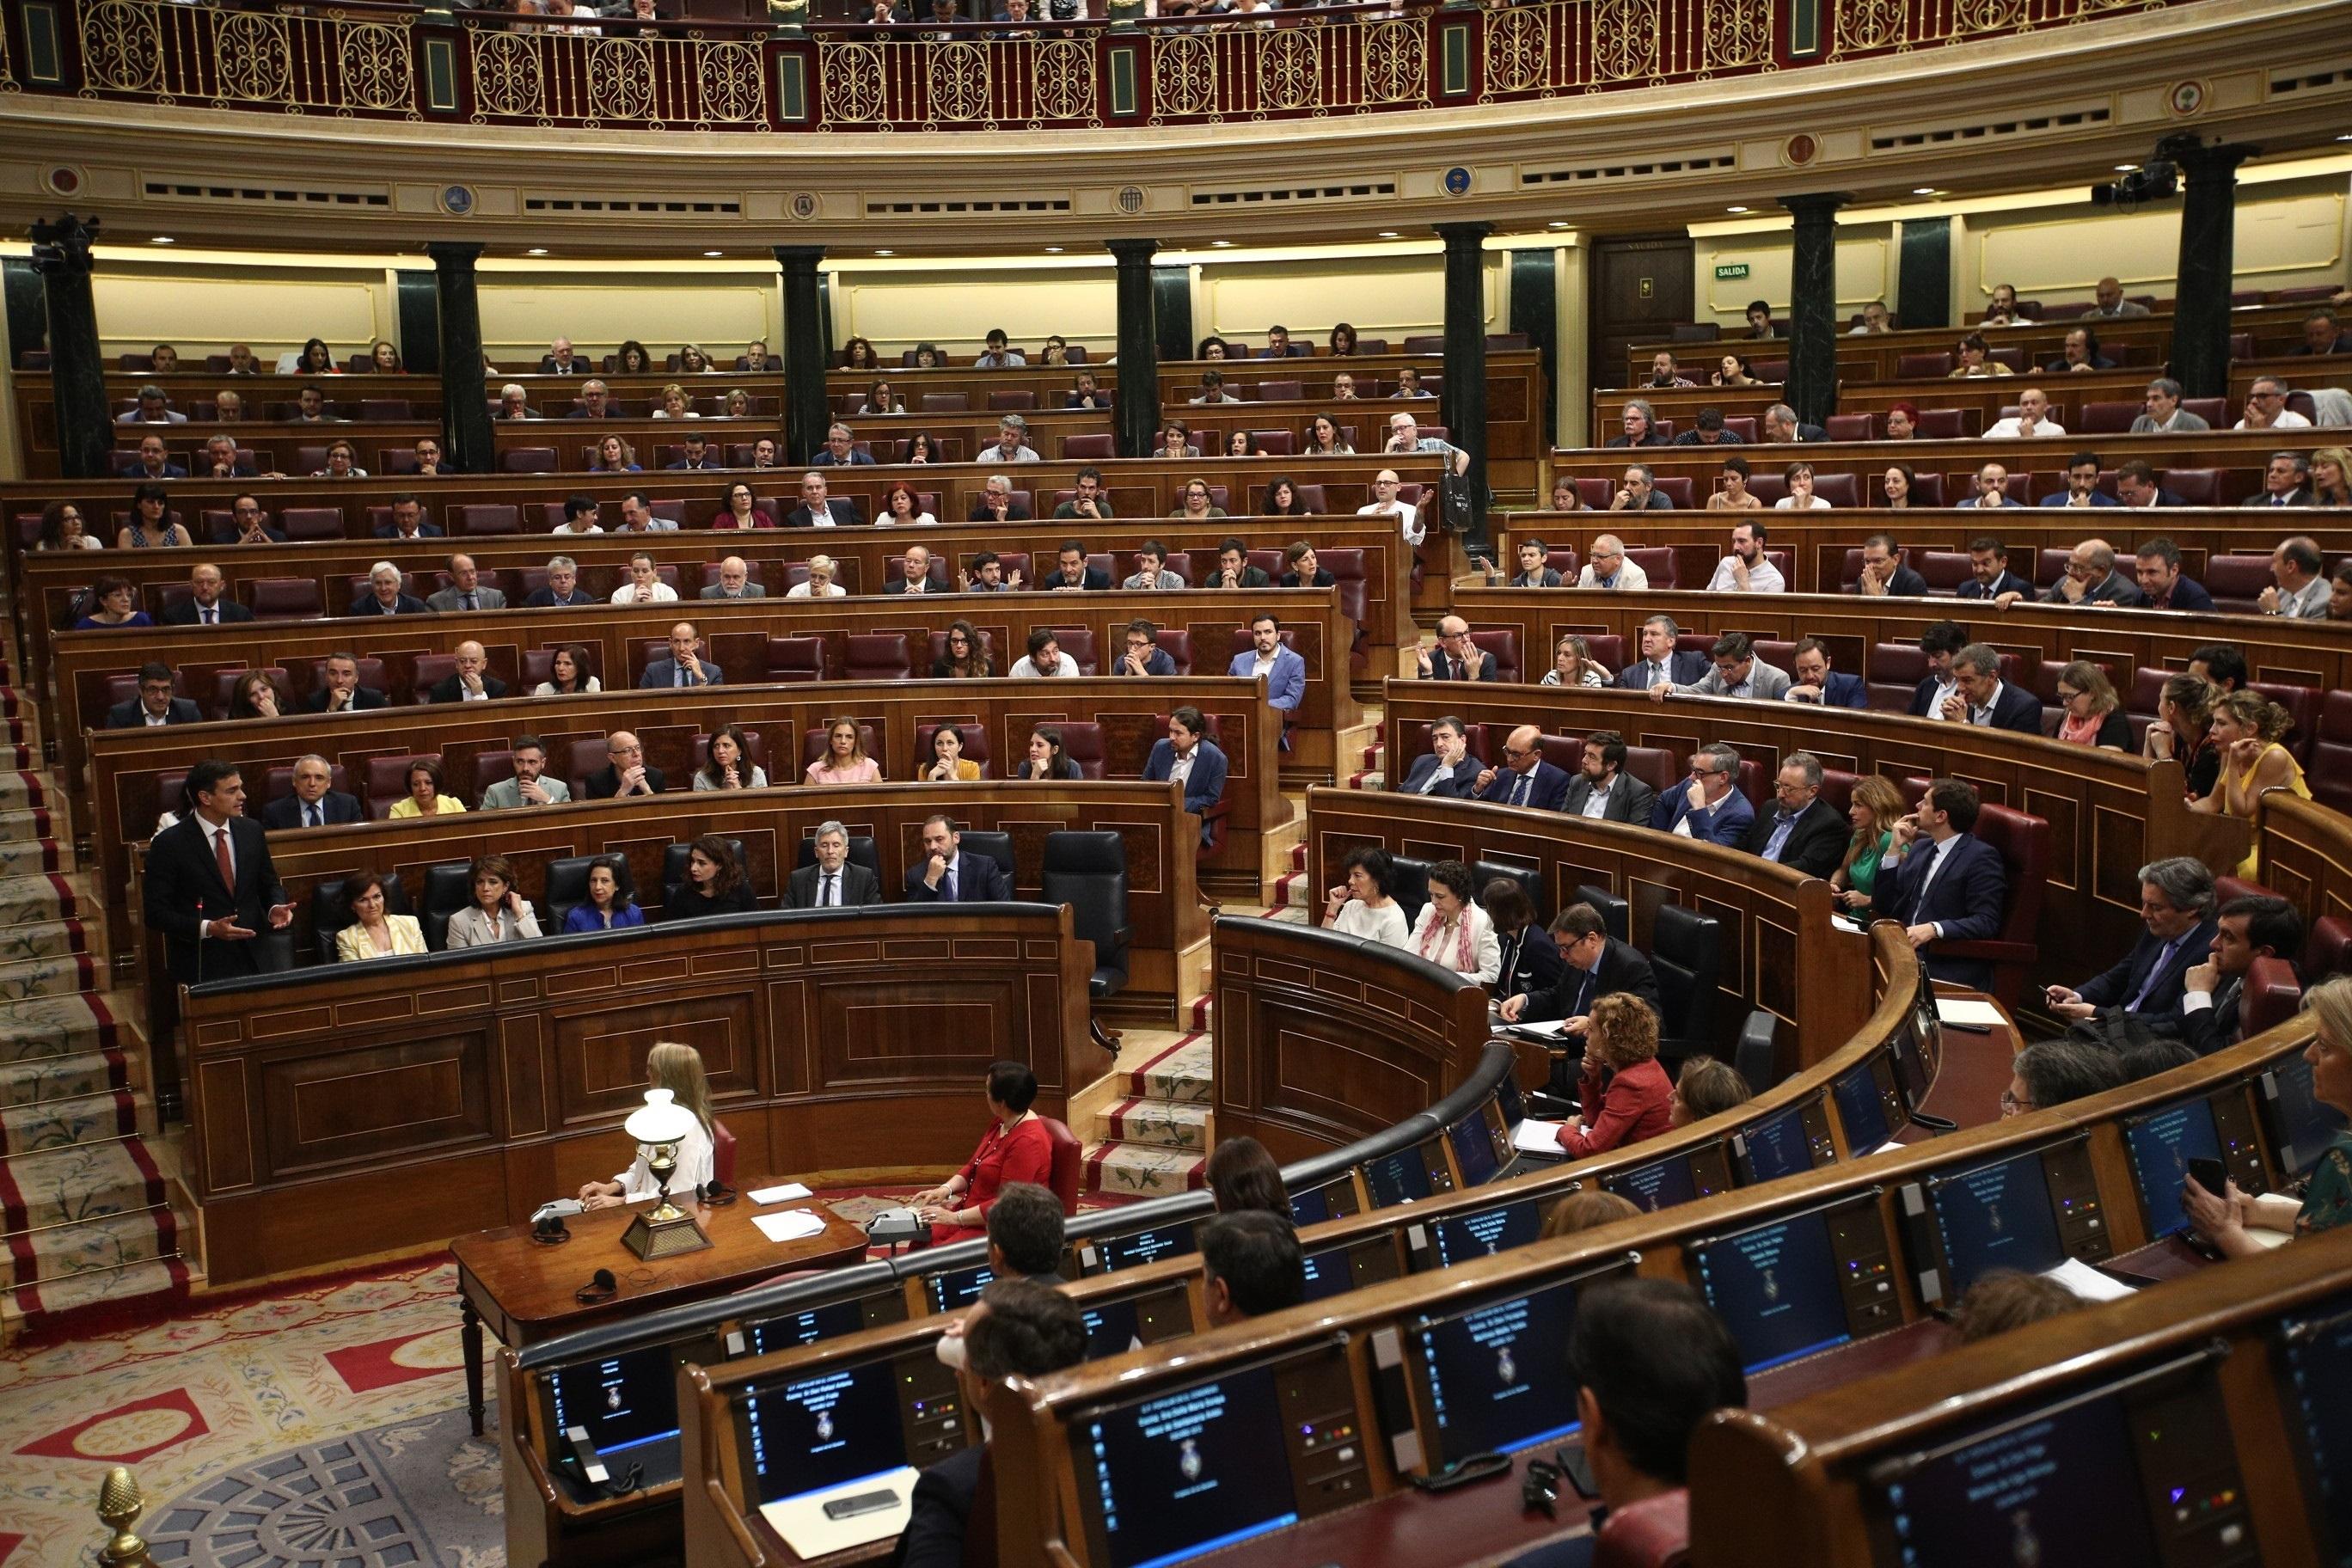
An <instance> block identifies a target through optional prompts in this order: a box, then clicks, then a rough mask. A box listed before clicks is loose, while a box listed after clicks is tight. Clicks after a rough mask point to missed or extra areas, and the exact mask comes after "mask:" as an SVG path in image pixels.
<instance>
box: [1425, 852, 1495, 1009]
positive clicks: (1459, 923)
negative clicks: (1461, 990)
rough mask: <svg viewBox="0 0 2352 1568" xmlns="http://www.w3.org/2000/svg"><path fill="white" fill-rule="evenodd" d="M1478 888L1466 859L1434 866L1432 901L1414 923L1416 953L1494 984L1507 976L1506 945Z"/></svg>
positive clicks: (1476, 979)
mask: <svg viewBox="0 0 2352 1568" xmlns="http://www.w3.org/2000/svg"><path fill="white" fill-rule="evenodd" d="M1476 890H1477V889H1476V886H1475V883H1473V881H1472V880H1471V877H1470V868H1469V867H1467V866H1465V865H1464V864H1463V863H1462V862H1461V861H1459V860H1440V861H1438V862H1437V863H1436V864H1435V865H1433V866H1432V867H1431V868H1429V902H1427V903H1426V904H1423V906H1422V907H1421V918H1420V919H1419V920H1417V921H1413V922H1412V950H1413V952H1417V953H1419V954H1421V956H1422V957H1423V958H1425V959H1427V960H1429V962H1430V963H1434V964H1439V965H1442V966H1443V967H1444V968H1447V969H1450V970H1452V971H1454V973H1456V974H1460V975H1465V976H1466V977H1468V978H1469V979H1472V980H1475V981H1477V982H1478V983H1479V984H1484V985H1492V984H1494V983H1495V977H1496V975H1498V974H1500V973H1502V972H1503V944H1502V942H1501V940H1500V939H1499V938H1497V937H1496V934H1495V921H1494V917H1493V916H1491V915H1489V914H1487V912H1486V910H1483V909H1481V908H1479V907H1478V904H1477V902H1476V901H1475V899H1474V898H1473V897H1472V895H1473V894H1474V893H1475V891H1476Z"/></svg>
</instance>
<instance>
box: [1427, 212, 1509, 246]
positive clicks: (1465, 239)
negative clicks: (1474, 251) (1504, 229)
mask: <svg viewBox="0 0 2352 1568" xmlns="http://www.w3.org/2000/svg"><path fill="white" fill-rule="evenodd" d="M1431 227H1433V229H1435V230H1436V232H1437V237H1438V238H1440V239H1442V240H1444V242H1445V243H1446V244H1447V245H1449V246H1461V245H1467V246H1473V247H1475V246H1476V245H1478V244H1479V243H1480V242H1481V241H1483V240H1484V239H1485V238H1486V237H1487V236H1488V235H1490V234H1492V233H1494V232H1495V226H1494V225H1493V224H1491V223H1488V222H1487V221H1486V220H1485V219H1484V218H1465V219H1463V220H1462V221H1461V222H1460V223H1441V224H1433V225H1432V226H1431Z"/></svg>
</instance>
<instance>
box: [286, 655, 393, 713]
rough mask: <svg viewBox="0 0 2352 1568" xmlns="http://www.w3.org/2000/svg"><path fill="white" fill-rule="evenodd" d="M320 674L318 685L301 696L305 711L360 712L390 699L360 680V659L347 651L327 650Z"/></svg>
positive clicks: (379, 705) (380, 705) (378, 705)
mask: <svg viewBox="0 0 2352 1568" xmlns="http://www.w3.org/2000/svg"><path fill="white" fill-rule="evenodd" d="M325 666H326V667H325V668H324V669H322V670H321V671H320V686H319V689H318V690H316V691H313V692H312V693H310V696H308V697H305V698H304V699H302V711H304V712H305V713H364V712H366V711H368V710H370V709H374V708H381V707H383V705H384V704H385V703H386V702H388V701H390V700H391V699H389V698H387V697H386V696H384V694H383V692H381V691H378V690H377V689H375V688H374V687H373V686H362V685H361V684H360V661H359V660H358V659H356V658H352V656H351V655H350V654H347V653H331V654H329V655H328V656H327V658H326V660H325Z"/></svg>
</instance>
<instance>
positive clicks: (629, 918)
mask: <svg viewBox="0 0 2352 1568" xmlns="http://www.w3.org/2000/svg"><path fill="white" fill-rule="evenodd" d="M645 923H646V911H645V910H641V909H639V908H637V905H636V900H634V899H632V898H630V897H629V895H628V894H626V893H625V892H623V891H622V890H621V879H619V878H618V877H616V876H614V874H613V868H612V867H610V866H608V865H606V864H605V863H604V861H602V860H599V861H598V862H596V864H594V865H593V866H591V867H589V868H588V901H587V902H586V903H584V904H581V905H579V906H578V907H576V908H575V909H573V910H572V912H571V913H570V914H567V915H565V916H564V917H563V929H564V931H566V932H567V933H568V932H572V931H623V930H625V929H627V928H628V927H630V926H641V925H643V924H645Z"/></svg>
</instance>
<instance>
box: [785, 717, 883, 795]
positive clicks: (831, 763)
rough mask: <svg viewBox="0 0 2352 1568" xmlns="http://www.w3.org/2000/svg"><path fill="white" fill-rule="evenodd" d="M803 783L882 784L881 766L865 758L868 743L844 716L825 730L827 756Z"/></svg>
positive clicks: (814, 765) (811, 768)
mask: <svg viewBox="0 0 2352 1568" xmlns="http://www.w3.org/2000/svg"><path fill="white" fill-rule="evenodd" d="M801 782H802V783H803V784H879V783H881V782H882V764H881V763H877V762H876V761H875V760H874V759H873V758H872V757H869V756H867V755H866V740H865V737H864V736H863V735H862V734H860V733H859V732H858V728H857V721H856V720H855V719H852V718H848V717H846V716H844V717H842V718H839V719H835V721H833V722H832V723H830V724H828V725H826V726H825V730H824V756H822V757H819V758H818V759H817V760H816V761H815V762H813V763H810V764H809V765H808V771H807V772H806V773H803V774H802V776H801Z"/></svg>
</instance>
